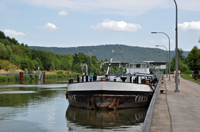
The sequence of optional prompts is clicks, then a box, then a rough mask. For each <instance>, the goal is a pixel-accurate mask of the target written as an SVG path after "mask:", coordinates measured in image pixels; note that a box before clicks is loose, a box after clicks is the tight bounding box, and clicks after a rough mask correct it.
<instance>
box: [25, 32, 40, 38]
mask: <svg viewBox="0 0 200 132" xmlns="http://www.w3.org/2000/svg"><path fill="white" fill-rule="evenodd" d="M27 34H28V35H31V36H32V37H34V38H39V36H38V35H34V34H32V33H29V32H27Z"/></svg>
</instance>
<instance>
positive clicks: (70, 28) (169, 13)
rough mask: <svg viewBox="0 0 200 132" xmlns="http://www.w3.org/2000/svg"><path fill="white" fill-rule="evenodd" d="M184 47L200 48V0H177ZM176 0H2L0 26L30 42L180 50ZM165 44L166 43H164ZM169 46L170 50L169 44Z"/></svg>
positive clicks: (58, 45) (188, 48)
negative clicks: (176, 42) (119, 45)
mask: <svg viewBox="0 0 200 132" xmlns="http://www.w3.org/2000/svg"><path fill="white" fill-rule="evenodd" d="M176 2H177V5H178V48H181V49H182V50H184V51H190V50H191V49H192V48H193V47H194V46H195V45H196V46H197V47H198V48H200V43H198V40H199V39H200V6H199V5H200V0H176ZM175 14H176V8H175V3H174V0H0V30H1V31H3V32H4V33H5V35H6V36H10V37H13V38H15V39H16V40H18V42H19V43H24V44H27V45H28V46H45V47H77V46H97V45H105V44H123V45H128V46H139V47H150V48H156V46H155V45H162V46H160V47H158V48H161V49H163V50H166V49H167V50H169V39H168V37H167V36H166V35H165V34H162V33H157V34H151V32H163V33H166V34H167V35H168V36H169V38H170V50H174V49H175V27H176V23H175V21H176V19H175V18H176V15H175ZM163 46H164V47H163ZM165 47H166V49H165Z"/></svg>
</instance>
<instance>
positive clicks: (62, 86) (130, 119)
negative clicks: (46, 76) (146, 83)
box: [0, 79, 147, 132]
mask: <svg viewBox="0 0 200 132" xmlns="http://www.w3.org/2000/svg"><path fill="white" fill-rule="evenodd" d="M66 88H67V79H66V80H46V81H45V84H44V83H42V82H39V81H35V82H24V84H23V85H20V84H18V83H16V82H9V83H1V84H0V132H55V131H56V132H57V131H58V132H79V131H80V132H111V131H131V132H133V131H136V132H139V131H140V130H141V128H142V125H143V122H144V119H145V115H146V112H147V108H135V109H122V110H86V109H80V108H75V107H70V106H69V102H68V100H66V98H65V92H66Z"/></svg>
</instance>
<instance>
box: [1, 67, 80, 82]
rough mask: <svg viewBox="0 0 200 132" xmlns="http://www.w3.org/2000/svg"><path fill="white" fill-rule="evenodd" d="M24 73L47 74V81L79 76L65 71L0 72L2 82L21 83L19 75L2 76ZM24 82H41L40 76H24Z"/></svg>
mask: <svg viewBox="0 0 200 132" xmlns="http://www.w3.org/2000/svg"><path fill="white" fill-rule="evenodd" d="M20 72H23V73H24V74H41V73H42V72H45V79H56V78H70V77H76V76H77V74H79V73H75V72H71V71H64V70H54V71H23V70H16V71H4V70H1V71H0V82H6V81H19V80H20V76H19V75H2V74H19V73H20ZM23 79H24V80H39V75H24V76H23Z"/></svg>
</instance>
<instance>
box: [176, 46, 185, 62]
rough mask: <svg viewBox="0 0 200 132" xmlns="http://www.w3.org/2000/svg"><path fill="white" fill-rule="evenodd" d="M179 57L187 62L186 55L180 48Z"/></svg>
mask: <svg viewBox="0 0 200 132" xmlns="http://www.w3.org/2000/svg"><path fill="white" fill-rule="evenodd" d="M178 57H179V58H180V59H181V60H182V62H184V63H185V56H184V55H183V50H182V49H178Z"/></svg>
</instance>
